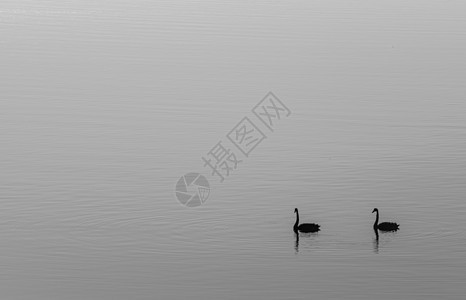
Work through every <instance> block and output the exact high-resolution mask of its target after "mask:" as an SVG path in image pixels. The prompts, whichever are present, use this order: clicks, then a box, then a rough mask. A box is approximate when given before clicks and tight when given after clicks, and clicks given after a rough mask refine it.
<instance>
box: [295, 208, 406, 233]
mask: <svg viewBox="0 0 466 300" xmlns="http://www.w3.org/2000/svg"><path fill="white" fill-rule="evenodd" d="M294 212H295V213H296V223H295V224H294V226H293V230H294V232H298V231H300V232H317V231H319V230H320V225H319V224H314V223H303V224H299V213H298V209H297V208H295V209H294ZM374 212H376V213H377V216H376V218H375V223H374V229H375V230H380V231H397V230H398V229H399V227H400V225H398V224H397V223H393V222H383V223H380V224H379V210H378V209H377V208H374V210H373V211H372V213H374Z"/></svg>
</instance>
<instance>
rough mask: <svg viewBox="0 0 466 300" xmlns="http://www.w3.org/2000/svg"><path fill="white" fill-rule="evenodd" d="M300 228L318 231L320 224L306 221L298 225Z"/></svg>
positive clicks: (303, 230)
mask: <svg viewBox="0 0 466 300" xmlns="http://www.w3.org/2000/svg"><path fill="white" fill-rule="evenodd" d="M298 230H299V231H301V232H317V231H319V230H320V225H318V224H313V223H304V224H301V225H299V226H298Z"/></svg>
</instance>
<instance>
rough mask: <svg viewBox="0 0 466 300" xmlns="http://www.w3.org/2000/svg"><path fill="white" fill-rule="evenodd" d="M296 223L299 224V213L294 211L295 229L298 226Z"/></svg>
mask: <svg viewBox="0 0 466 300" xmlns="http://www.w3.org/2000/svg"><path fill="white" fill-rule="evenodd" d="M298 224H299V213H298V212H296V223H294V228H295V230H296V229H297V228H298Z"/></svg>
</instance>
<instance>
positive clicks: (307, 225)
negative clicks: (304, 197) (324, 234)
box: [293, 208, 320, 233]
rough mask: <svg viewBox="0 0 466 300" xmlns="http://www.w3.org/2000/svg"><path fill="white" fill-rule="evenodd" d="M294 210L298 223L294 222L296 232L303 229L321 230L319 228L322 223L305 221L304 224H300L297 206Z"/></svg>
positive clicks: (308, 230)
mask: <svg viewBox="0 0 466 300" xmlns="http://www.w3.org/2000/svg"><path fill="white" fill-rule="evenodd" d="M294 212H295V213H296V223H294V226H293V230H294V232H296V233H297V232H298V231H301V232H317V231H319V230H320V229H319V227H320V225H318V224H314V223H304V224H301V225H298V224H299V213H298V209H297V208H295V209H294Z"/></svg>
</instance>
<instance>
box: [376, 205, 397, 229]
mask: <svg viewBox="0 0 466 300" xmlns="http://www.w3.org/2000/svg"><path fill="white" fill-rule="evenodd" d="M374 212H376V213H377V216H376V218H375V222H374V230H377V229H378V230H381V231H397V230H398V229H399V227H400V225H398V224H397V223H393V222H383V223H380V224H379V210H378V209H377V208H374V210H373V211H372V213H374Z"/></svg>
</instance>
